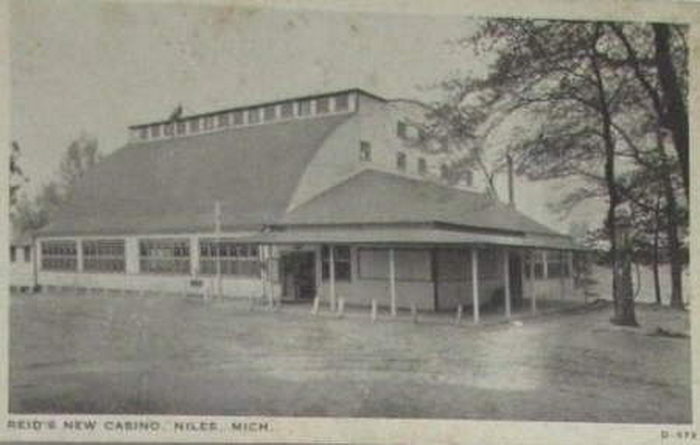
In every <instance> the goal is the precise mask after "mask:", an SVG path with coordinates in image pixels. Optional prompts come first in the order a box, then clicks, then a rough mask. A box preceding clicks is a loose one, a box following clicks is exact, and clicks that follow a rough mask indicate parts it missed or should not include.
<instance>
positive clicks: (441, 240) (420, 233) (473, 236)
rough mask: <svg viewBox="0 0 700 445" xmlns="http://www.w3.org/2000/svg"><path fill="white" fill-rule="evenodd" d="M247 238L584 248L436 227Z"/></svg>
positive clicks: (558, 240)
mask: <svg viewBox="0 0 700 445" xmlns="http://www.w3.org/2000/svg"><path fill="white" fill-rule="evenodd" d="M245 241H246V242H260V243H269V244H314V243H320V244H375V245H376V244H386V245H424V246H427V245H430V246H435V245H442V246H461V245H498V246H510V247H522V248H545V249H560V250H580V249H581V248H580V247H579V246H577V245H576V244H574V243H573V242H572V241H571V238H569V237H565V236H546V235H535V234H520V235H518V234H496V233H478V232H469V231H457V230H447V229H441V228H436V227H383V228H362V227H359V228H355V229H350V228H347V227H314V228H309V229H292V230H283V231H273V232H266V233H260V234H258V235H254V236H251V237H248V238H246V239H245Z"/></svg>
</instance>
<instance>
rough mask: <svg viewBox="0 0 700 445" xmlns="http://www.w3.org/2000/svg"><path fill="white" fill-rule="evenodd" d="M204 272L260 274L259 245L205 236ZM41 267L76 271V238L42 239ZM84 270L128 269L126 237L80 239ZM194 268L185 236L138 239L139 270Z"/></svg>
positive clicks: (183, 271) (184, 271) (179, 271)
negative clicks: (66, 239) (73, 239)
mask: <svg viewBox="0 0 700 445" xmlns="http://www.w3.org/2000/svg"><path fill="white" fill-rule="evenodd" d="M199 249H200V262H199V269H200V273H202V274H205V275H206V274H215V273H217V262H218V269H219V270H218V271H219V272H220V273H221V274H223V275H241V276H258V275H259V273H260V261H259V257H258V246H255V245H247V244H239V243H236V242H234V241H229V240H220V241H216V240H211V239H204V240H200V242H199ZM41 251H42V256H41V267H42V269H44V270H56V271H76V270H77V269H78V245H77V242H76V241H44V242H42V243H41ZM81 251H82V254H83V263H82V264H83V270H84V271H97V272H113V273H123V272H125V271H126V251H125V247H124V240H85V241H83V242H82V243H81ZM190 269H191V259H190V243H189V240H182V239H153V240H140V241H139V270H140V271H141V272H145V273H172V274H184V275H189V274H190Z"/></svg>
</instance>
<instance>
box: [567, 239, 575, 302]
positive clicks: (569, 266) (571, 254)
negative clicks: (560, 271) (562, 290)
mask: <svg viewBox="0 0 700 445" xmlns="http://www.w3.org/2000/svg"><path fill="white" fill-rule="evenodd" d="M566 268H567V271H568V272H569V273H568V274H567V277H566V279H567V282H568V283H569V285H570V287H571V295H572V296H573V295H574V292H575V287H574V252H572V251H570V250H569V251H568V252H566Z"/></svg>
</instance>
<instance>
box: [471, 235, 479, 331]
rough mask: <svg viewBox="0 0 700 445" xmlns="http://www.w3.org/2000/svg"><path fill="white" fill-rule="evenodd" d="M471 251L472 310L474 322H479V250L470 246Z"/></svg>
mask: <svg viewBox="0 0 700 445" xmlns="http://www.w3.org/2000/svg"><path fill="white" fill-rule="evenodd" d="M471 252H472V312H473V314H474V323H478V322H479V250H478V249H477V248H476V247H472V248H471Z"/></svg>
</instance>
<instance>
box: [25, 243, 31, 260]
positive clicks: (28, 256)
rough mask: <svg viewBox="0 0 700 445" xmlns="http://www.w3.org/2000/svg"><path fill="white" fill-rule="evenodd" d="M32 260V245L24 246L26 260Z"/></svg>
mask: <svg viewBox="0 0 700 445" xmlns="http://www.w3.org/2000/svg"><path fill="white" fill-rule="evenodd" d="M31 260H32V246H24V262H25V263H28V262H30V261H31Z"/></svg>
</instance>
